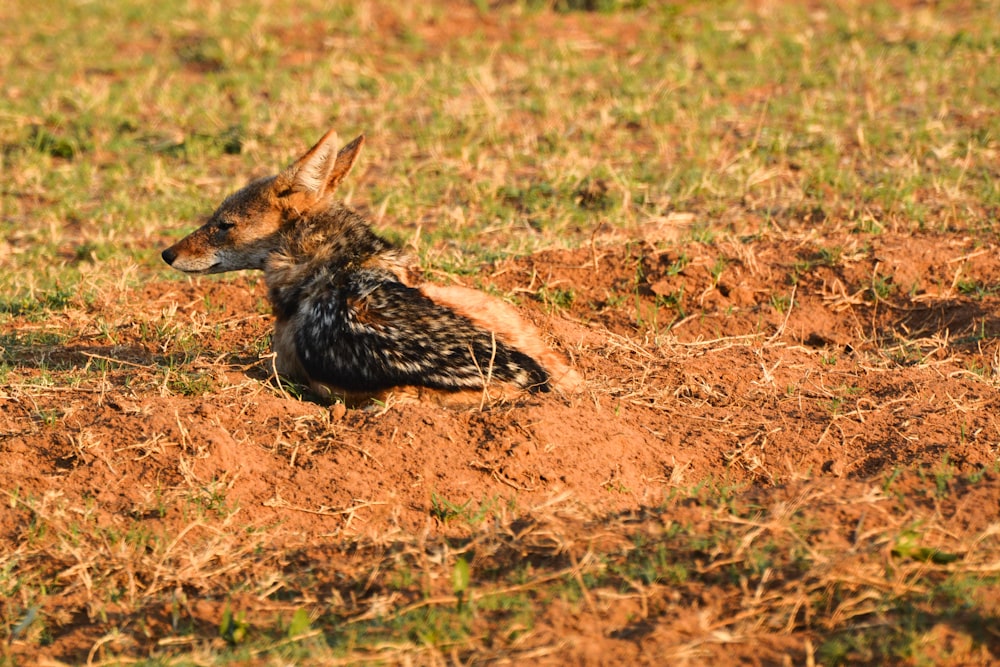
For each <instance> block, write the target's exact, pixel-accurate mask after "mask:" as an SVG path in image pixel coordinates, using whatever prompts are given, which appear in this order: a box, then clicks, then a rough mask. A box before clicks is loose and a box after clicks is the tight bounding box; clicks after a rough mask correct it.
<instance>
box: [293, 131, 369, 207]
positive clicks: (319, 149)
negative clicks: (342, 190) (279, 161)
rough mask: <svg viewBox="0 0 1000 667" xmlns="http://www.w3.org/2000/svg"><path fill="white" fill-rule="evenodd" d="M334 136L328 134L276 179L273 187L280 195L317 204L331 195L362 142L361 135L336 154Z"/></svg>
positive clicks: (351, 164)
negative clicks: (298, 196) (301, 197)
mask: <svg viewBox="0 0 1000 667" xmlns="http://www.w3.org/2000/svg"><path fill="white" fill-rule="evenodd" d="M334 134H335V133H334V131H333V130H330V131H329V132H327V133H326V134H325V135H324V136H323V138H322V139H320V140H319V141H318V142H317V143H316V145H315V146H313V147H312V148H310V149H309V150H308V151H306V153H305V155H303V156H302V157H300V158H299V159H298V160H296V161H295V162H293V163H292V165H291V166H290V167H288V169H286V170H285V171H283V172H281V174H279V175H278V178H277V180H276V182H275V187H276V189H277V191H278V193H279V194H291V193H293V192H298V193H302V194H304V195H307V196H308V197H310V198H312V199H314V200H319V199H322V198H323V196H324V195H327V194H329V193H331V192H333V190H334V189H335V188H336V187H337V185H339V184H340V182H341V181H342V180H344V176H347V173H348V172H349V171H350V170H351V167H353V166H354V161H355V160H356V159H357V158H358V153H359V152H361V145H362V144H363V143H364V142H365V135H363V134H362V135H361V136H359V137H358V138H357V139H355V140H354V141H352V142H351V143H349V144H347V145H346V146H344V147H343V148H341V149H340V151H338V152H336V153H335V152H334V151H335V150H336V137H335V136H334Z"/></svg>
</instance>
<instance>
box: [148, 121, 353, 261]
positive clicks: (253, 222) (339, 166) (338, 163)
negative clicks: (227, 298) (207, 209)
mask: <svg viewBox="0 0 1000 667" xmlns="http://www.w3.org/2000/svg"><path fill="white" fill-rule="evenodd" d="M333 134H334V133H333V130H331V131H329V132H327V133H326V135H325V136H324V137H323V138H322V139H320V140H319V142H318V143H317V144H316V145H315V146H313V147H312V148H310V149H309V150H308V151H306V153H305V154H304V155H303V156H302V157H300V158H299V159H298V160H296V161H295V162H293V163H292V164H291V166H289V167H288V168H287V169H285V171H283V172H281V173H280V174H278V175H277V176H270V177H268V178H262V179H259V180H256V181H253V182H252V183H250V184H249V185H247V186H246V187H244V188H243V189H242V190H238V191H237V192H234V193H233V194H231V195H229V196H228V197H226V199H225V200H224V201H223V202H222V204H221V205H220V206H219V208H218V209H216V211H215V213H213V214H212V217H211V218H209V220H208V222H206V223H205V224H204V225H202V226H201V227H199V228H198V229H196V230H195V231H193V232H191V234H189V235H188V236H185V237H184V238H183V239H181V240H180V241H178V242H177V243H175V244H174V245H172V246H170V247H169V248H167V249H166V250H164V251H163V254H162V256H163V261H165V262H166V263H167V264H169V265H170V266H172V267H174V268H175V269H180V270H181V271H185V272H187V273H222V272H223V271H237V270H239V269H263V268H264V263H265V262H266V261H267V257H268V255H270V254H271V253H272V252H274V251H276V250H278V249H279V247H280V245H281V240H282V235H283V233H284V232H286V231H287V230H288V229H289V227H290V226H291V225H294V224H295V222H296V221H297V220H300V219H302V218H304V217H307V216H308V215H309V214H310V213H312V212H315V211H318V210H322V209H324V208H325V207H327V206H328V205H329V198H330V196H331V195H332V194H333V191H334V190H335V189H336V187H337V185H338V184H339V183H340V182H341V181H342V180H343V179H344V177H345V176H346V175H347V173H348V172H349V171H350V170H351V167H352V166H353V165H354V161H355V160H356V159H357V157H358V153H359V152H360V151H361V145H362V144H363V143H364V141H365V137H364V135H361V136H359V137H358V138H357V139H355V140H354V141H352V142H351V143H349V144H347V145H346V146H344V147H343V148H341V149H340V151H337V150H336V145H335V143H334V142H335V138H334V136H333Z"/></svg>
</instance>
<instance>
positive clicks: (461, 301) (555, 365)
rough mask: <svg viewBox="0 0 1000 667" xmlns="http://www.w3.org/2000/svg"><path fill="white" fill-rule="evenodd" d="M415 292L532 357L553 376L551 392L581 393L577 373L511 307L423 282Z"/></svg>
mask: <svg viewBox="0 0 1000 667" xmlns="http://www.w3.org/2000/svg"><path fill="white" fill-rule="evenodd" d="M418 289H419V290H420V291H421V292H423V293H424V295H425V296H427V298H429V299H430V300H431V301H436V302H437V303H440V304H441V305H442V306H447V307H448V308H451V309H452V310H453V311H455V312H456V313H458V314H459V315H463V316H465V317H467V318H469V319H470V320H472V322H473V323H474V324H476V325H477V326H479V327H482V328H483V329H486V330H487V331H492V332H494V333H495V334H496V335H497V338H499V339H500V340H502V341H504V342H505V343H507V344H509V345H511V346H513V347H516V348H517V349H519V350H521V351H522V352H524V353H525V354H527V355H528V356H531V357H534V358H535V359H536V360H537V361H538V362H539V363H540V364H542V366H544V367H545V369H546V370H547V371H548V372H549V374H550V375H551V376H552V386H553V388H554V389H557V390H559V391H563V392H568V393H572V392H577V391H580V389H581V383H582V379H581V378H580V376H579V374H578V373H577V372H576V371H574V370H573V369H571V368H570V367H569V366H567V365H566V362H565V361H563V359H562V356H561V355H559V354H558V353H557V352H555V351H553V350H551V349H549V347H548V346H547V345H546V344H545V343H544V342H543V341H542V337H541V334H540V333H539V331H538V329H536V328H535V327H534V326H532V325H531V324H530V323H529V322H526V321H525V320H524V318H523V317H521V315H520V314H519V313H518V312H517V310H515V309H514V307H513V306H511V305H510V304H508V303H506V302H505V301H502V300H501V299H498V298H497V297H494V296H490V295H488V294H483V293H482V292H480V291H478V290H474V289H472V288H469V287H461V286H459V285H448V286H445V285H435V284H433V283H424V284H422V285H420V286H419V287H418Z"/></svg>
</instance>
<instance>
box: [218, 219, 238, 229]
mask: <svg viewBox="0 0 1000 667" xmlns="http://www.w3.org/2000/svg"><path fill="white" fill-rule="evenodd" d="M235 226H236V223H235V222H229V221H228V220H219V229H221V230H223V231H226V230H228V229H232V228H233V227H235Z"/></svg>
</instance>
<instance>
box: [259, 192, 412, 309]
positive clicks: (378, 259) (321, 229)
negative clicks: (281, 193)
mask: <svg viewBox="0 0 1000 667" xmlns="http://www.w3.org/2000/svg"><path fill="white" fill-rule="evenodd" d="M281 231H282V233H281V242H280V243H279V245H278V246H277V248H276V250H275V251H274V252H273V253H272V254H271V256H270V257H269V258H268V260H267V262H266V263H265V264H264V276H265V280H266V282H267V286H268V292H269V296H270V299H271V304H272V306H273V308H274V314H275V316H276V317H278V318H279V319H287V318H289V317H291V316H292V315H294V314H295V312H296V311H297V309H298V306H299V303H300V302H301V300H302V296H303V292H304V290H306V289H308V288H309V287H312V286H315V285H317V284H323V283H325V284H326V285H327V286H329V287H335V286H339V285H341V284H342V282H343V280H344V279H345V278H346V277H347V276H349V275H351V274H353V273H355V272H357V271H358V270H360V269H374V270H378V271H381V272H385V274H386V277H387V278H389V277H391V278H393V279H395V280H399V281H400V282H402V283H403V284H407V285H408V284H410V283H411V282H412V277H413V276H412V274H413V272H414V271H415V270H416V268H415V264H414V262H413V260H412V258H411V257H410V256H409V254H408V253H406V252H405V251H403V250H401V249H399V248H397V247H396V246H394V245H393V244H391V243H390V242H389V241H386V240H385V239H383V238H382V237H381V236H379V235H378V234H376V233H375V232H374V231H372V229H371V227H370V226H369V225H368V223H367V221H366V220H365V218H364V217H362V216H361V214H360V213H358V212H357V211H354V210H353V209H350V208H348V207H346V206H344V205H342V204H339V203H331V205H330V206H329V207H328V208H326V209H325V210H322V211H310V212H309V214H307V215H305V216H302V217H300V218H293V219H291V220H289V222H288V223H286V224H285V225H283V226H282V230H281Z"/></svg>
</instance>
